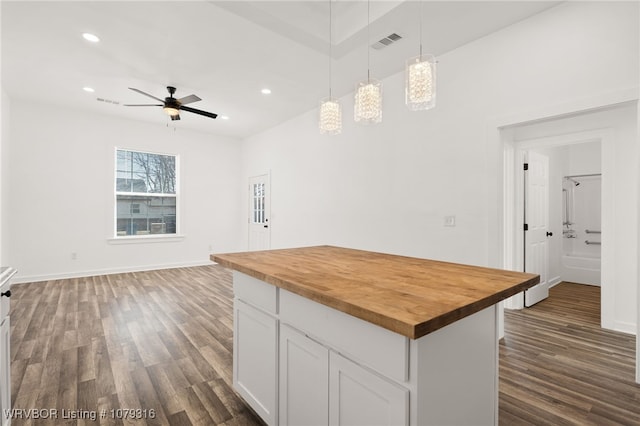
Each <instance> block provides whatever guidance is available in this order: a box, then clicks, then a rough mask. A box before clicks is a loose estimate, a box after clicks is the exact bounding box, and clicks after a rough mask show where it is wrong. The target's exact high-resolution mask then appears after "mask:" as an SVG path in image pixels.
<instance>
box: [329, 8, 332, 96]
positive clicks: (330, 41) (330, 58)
mask: <svg viewBox="0 0 640 426" xmlns="http://www.w3.org/2000/svg"><path fill="white" fill-rule="evenodd" d="M332 1H333V0H329V99H331V75H332V72H331V71H332V70H331V67H332V64H331V63H332V62H333V26H332V25H331V21H332V19H333V13H332V9H331V2H332Z"/></svg>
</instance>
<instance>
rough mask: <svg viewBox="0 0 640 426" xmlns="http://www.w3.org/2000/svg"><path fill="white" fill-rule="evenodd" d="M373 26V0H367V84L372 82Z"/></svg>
mask: <svg viewBox="0 0 640 426" xmlns="http://www.w3.org/2000/svg"><path fill="white" fill-rule="evenodd" d="M370 25H371V0H367V83H370V82H371V73H370V70H371V64H370V62H371V60H370V57H371V52H370V48H369V43H370V42H371V35H370V30H369V26H370Z"/></svg>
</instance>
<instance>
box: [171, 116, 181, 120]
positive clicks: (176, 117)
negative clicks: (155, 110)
mask: <svg viewBox="0 0 640 426" xmlns="http://www.w3.org/2000/svg"><path fill="white" fill-rule="evenodd" d="M169 117H171V121H175V120H180V116H179V115H170V116H169Z"/></svg>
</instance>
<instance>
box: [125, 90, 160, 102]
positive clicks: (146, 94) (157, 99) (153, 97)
mask: <svg viewBox="0 0 640 426" xmlns="http://www.w3.org/2000/svg"><path fill="white" fill-rule="evenodd" d="M129 89H131V90H133V91H134V92H138V93H140V94H141V95H145V96H148V97H150V98H152V99H155V100H156V101H159V102H164V100H163V99H160V98H156V97H155V96H153V95H150V94H148V93H146V92H143V91H142V90H140V89H134V88H133V87H129Z"/></svg>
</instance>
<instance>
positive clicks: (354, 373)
mask: <svg viewBox="0 0 640 426" xmlns="http://www.w3.org/2000/svg"><path fill="white" fill-rule="evenodd" d="M329 357H330V360H329V374H330V375H329V386H330V387H329V423H330V424H331V425H363V426H365V425H366V426H374V425H394V426H401V425H407V424H408V423H409V390H408V389H405V388H403V387H402V386H399V385H397V384H395V383H392V382H389V381H387V380H385V379H383V378H382V377H380V376H378V375H376V374H374V373H372V372H370V371H369V370H366V369H364V368H363V367H361V366H359V365H358V364H356V363H354V362H353V361H350V360H348V359H346V358H344V357H342V356H340V355H338V354H336V353H334V352H330V355H329Z"/></svg>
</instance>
